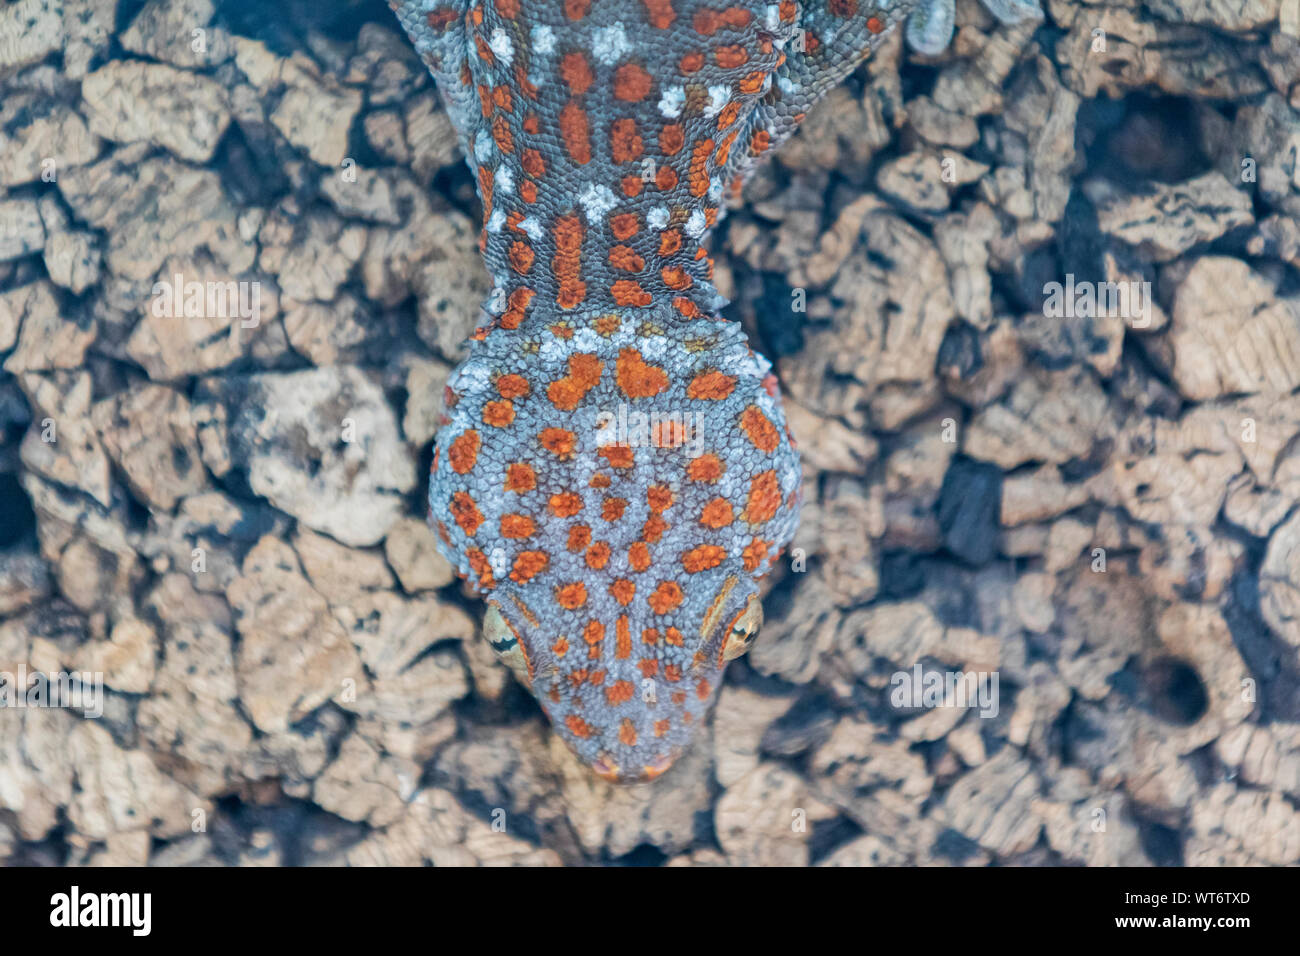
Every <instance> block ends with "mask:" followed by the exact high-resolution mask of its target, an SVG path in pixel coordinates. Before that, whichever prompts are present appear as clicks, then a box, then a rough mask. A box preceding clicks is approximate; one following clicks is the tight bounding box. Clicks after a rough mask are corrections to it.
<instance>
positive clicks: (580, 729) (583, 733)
mask: <svg viewBox="0 0 1300 956" xmlns="http://www.w3.org/2000/svg"><path fill="white" fill-rule="evenodd" d="M564 726H566V727H568V728H569V733H571V734H573V736H575V737H581V738H583V739H584V740H585V739H586V738H588V737H590V736H591V728H590V727H589V726H587V722H586V721H585V720H583V719H582V718H581V717H579V716H578V715H577V714H570V715H569V716H568V717H565V718H564Z"/></svg>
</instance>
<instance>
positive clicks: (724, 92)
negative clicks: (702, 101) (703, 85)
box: [704, 86, 731, 116]
mask: <svg viewBox="0 0 1300 956" xmlns="http://www.w3.org/2000/svg"><path fill="white" fill-rule="evenodd" d="M730 99H731V87H729V86H710V87H709V105H708V106H706V107H704V115H705V116H717V115H718V114H719V113H720V112H722V108H723V107H724V106H726V105H727V103H728V101H729V100H730Z"/></svg>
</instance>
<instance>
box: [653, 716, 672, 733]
mask: <svg viewBox="0 0 1300 956" xmlns="http://www.w3.org/2000/svg"><path fill="white" fill-rule="evenodd" d="M672 727H673V722H672V721H671V720H667V719H665V720H656V721H655V736H656V737H662V736H663V735H664V734H666V733H668V731H670V730H672Z"/></svg>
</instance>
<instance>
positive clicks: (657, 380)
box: [616, 348, 668, 398]
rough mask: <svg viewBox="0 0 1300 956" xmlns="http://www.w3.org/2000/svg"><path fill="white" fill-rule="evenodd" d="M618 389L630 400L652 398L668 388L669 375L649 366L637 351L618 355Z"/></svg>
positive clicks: (621, 352)
mask: <svg viewBox="0 0 1300 956" xmlns="http://www.w3.org/2000/svg"><path fill="white" fill-rule="evenodd" d="M616 380H617V382H618V387H619V388H620V389H622V391H623V394H624V395H626V396H627V397H628V398H650V397H651V396H654V395H658V394H659V393H660V392H662V391H663V390H664V389H665V388H667V387H668V375H667V374H666V373H665V372H664V370H663V369H661V368H659V367H658V366H656V365H650V364H648V363H647V362H646V361H645V360H644V359H643V358H642V357H641V353H640V352H638V351H637V350H636V349H632V348H625V349H623V350H622V351H620V352H619V353H618V373H617V379H616Z"/></svg>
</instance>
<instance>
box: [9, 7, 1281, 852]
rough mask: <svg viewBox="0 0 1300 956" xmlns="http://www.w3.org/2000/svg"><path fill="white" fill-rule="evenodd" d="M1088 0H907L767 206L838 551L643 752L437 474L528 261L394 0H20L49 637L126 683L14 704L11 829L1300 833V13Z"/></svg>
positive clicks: (704, 840)
mask: <svg viewBox="0 0 1300 956" xmlns="http://www.w3.org/2000/svg"><path fill="white" fill-rule="evenodd" d="M1046 9H1047V13H1048V18H1047V20H1046V21H1045V22H1043V23H1029V24H1025V25H1023V26H1021V27H1016V28H1007V27H999V26H997V25H996V24H995V23H994V21H993V20H992V18H991V17H990V16H989V15H988V14H987V12H986V11H985V10H984V8H983V7H981V6H979V5H978V4H977V3H975V2H974V0H970V2H966V0H960V2H959V3H958V34H957V37H956V40H955V43H954V45H953V47H952V48H951V49H950V50H949V51H948V52H947V53H945V54H944V55H943V56H941V57H939V58H936V59H926V58H922V57H919V56H916V55H914V54H910V53H908V52H907V51H905V50H904V49H903V48H902V46H901V44H900V42H899V38H898V37H897V36H895V37H894V39H893V41H891V43H890V45H888V46H887V47H886V48H885V49H884V51H883V53H882V55H881V56H879V57H877V58H875V59H874V60H873V61H872V62H871V63H870V64H868V65H867V66H864V67H863V68H862V69H861V70H859V71H858V73H857V74H855V75H854V76H853V77H852V78H851V79H850V81H849V82H848V83H847V84H845V85H844V86H842V87H841V88H839V89H837V90H835V91H834V92H832V93H831V94H830V96H829V97H828V98H827V100H826V102H824V103H823V104H822V105H821V106H819V107H818V109H817V110H816V111H815V113H814V114H813V115H811V116H810V118H809V120H808V122H807V126H806V128H805V129H804V130H803V132H802V133H801V134H800V135H799V136H798V137H797V138H796V139H795V140H794V141H792V142H791V143H790V144H789V145H788V146H787V147H786V148H785V149H784V150H783V151H782V152H781V153H780V154H779V156H778V157H777V158H776V161H775V162H774V163H772V164H770V165H768V166H767V167H766V168H764V169H763V170H762V172H760V173H759V175H758V176H757V177H756V179H755V181H754V182H753V183H752V184H751V185H750V186H749V188H748V189H747V191H746V194H745V196H744V198H743V201H742V202H741V203H739V204H738V205H737V206H736V208H734V209H733V210H732V212H731V214H730V216H729V217H728V219H727V220H726V221H725V223H724V224H723V226H722V227H721V229H720V230H719V232H718V234H717V236H716V237H715V239H714V242H713V251H714V253H715V255H716V258H717V262H718V283H719V286H720V288H721V290H722V291H723V292H724V293H725V294H727V295H728V296H730V297H731V298H732V299H733V304H732V306H731V307H730V308H729V310H728V313H727V314H728V315H729V316H730V317H732V318H735V319H738V320H740V321H742V322H744V323H745V325H746V327H747V329H748V330H749V331H750V334H751V338H752V339H753V341H754V342H755V345H756V346H757V347H759V348H761V349H762V350H763V351H765V352H766V353H767V354H768V355H769V356H771V357H772V358H773V359H774V360H775V361H776V363H777V366H778V368H779V371H780V375H781V378H782V380H783V382H784V386H785V389H786V392H787V395H788V405H787V408H788V411H789V415H790V419H791V423H792V426H793V429H794V431H795V433H796V435H797V437H798V438H799V440H800V443H801V450H802V452H803V454H804V465H805V485H804V487H805V496H806V499H807V505H806V510H805V516H804V520H803V526H802V528H801V531H800V533H799V537H798V539H797V540H796V542H795V545H794V547H795V549H796V551H795V552H794V554H793V555H792V558H794V559H798V560H792V561H790V562H787V563H786V565H785V567H784V568H783V569H782V570H781V571H780V572H779V573H778V574H776V575H775V576H774V577H773V579H772V580H770V581H769V582H768V584H769V585H770V587H769V591H768V596H767V600H766V608H767V624H766V625H765V628H764V630H763V632H762V634H761V635H760V637H759V640H758V643H757V645H756V646H755V648H754V649H753V651H752V652H751V653H750V654H749V655H748V656H747V657H746V658H744V659H743V660H741V661H740V662H738V663H737V664H734V665H733V666H732V667H731V669H730V670H729V672H728V677H727V681H726V685H725V687H724V689H723V691H722V693H721V700H720V702H719V705H718V708H717V711H716V714H715V717H714V720H713V722H712V725H711V727H709V728H707V730H706V732H705V733H703V734H702V737H701V739H700V740H699V741H698V744H697V746H696V747H695V749H694V750H693V751H692V752H691V753H690V754H689V755H688V756H686V757H684V758H683V759H682V760H681V762H680V763H679V765H678V766H677V767H676V768H675V769H674V770H673V771H672V772H671V773H670V774H668V775H667V776H665V777H664V778H663V779H661V780H660V781H658V782H656V783H655V784H653V785H648V786H641V787H633V788H615V787H612V786H609V785H606V784H604V783H602V782H600V781H598V780H596V779H595V778H593V777H591V776H589V775H588V774H587V773H586V772H585V771H583V770H582V769H581V768H580V767H579V766H578V765H577V764H576V763H575V761H574V760H573V759H572V758H571V757H569V756H568V754H567V753H566V752H565V751H564V748H563V747H562V745H560V744H558V743H557V742H555V741H554V740H553V739H552V738H551V736H550V734H549V731H548V729H547V726H546V723H545V720H544V718H543V717H542V715H541V712H540V711H539V709H538V708H537V707H536V705H535V704H534V703H533V702H532V700H531V698H530V697H529V696H528V694H527V693H526V692H525V691H524V690H523V689H522V688H520V687H519V686H518V685H516V684H515V682H514V680H513V678H512V677H511V676H510V674H509V672H508V671H507V670H506V669H505V668H503V667H502V666H501V665H500V664H498V663H497V662H496V661H495V659H494V657H493V654H492V652H491V650H490V649H489V648H488V646H487V645H486V644H485V643H484V642H483V641H481V640H480V639H479V638H478V636H477V633H476V631H477V627H478V617H479V611H480V606H479V605H478V604H477V603H476V602H474V601H473V600H472V599H471V598H470V597H468V595H467V593H466V592H465V591H463V590H462V587H461V585H460V583H459V582H458V581H456V580H455V579H454V575H453V573H452V571H451V569H450V567H449V566H448V565H447V563H446V561H445V560H443V559H442V558H441V557H440V556H439V555H438V554H437V553H436V551H435V549H434V547H433V539H432V536H431V534H430V532H429V531H428V529H427V528H426V526H425V523H424V504H423V476H424V475H425V474H426V473H427V469H428V464H429V458H430V454H431V443H432V440H433V437H434V434H435V431H436V423H437V415H438V410H439V403H440V401H441V395H442V388H443V384H444V382H445V380H446V378H447V375H448V373H449V371H450V369H451V367H452V366H453V365H454V363H455V362H456V361H457V359H458V358H459V357H460V356H461V355H462V346H461V341H462V339H463V338H464V336H465V334H466V333H467V332H468V331H469V330H470V329H471V328H472V327H473V326H474V325H475V324H477V321H478V311H477V309H478V304H479V302H480V301H481V299H482V298H483V296H484V295H485V294H486V292H487V291H488V288H487V285H488V284H487V277H486V275H485V273H484V272H483V269H482V266H481V263H480V262H479V259H478V253H477V248H476V239H477V231H478V230H477V224H476V217H477V203H476V200H475V199H474V195H473V186H472V182H471V181H470V177H469V175H468V173H467V171H466V170H465V168H464V166H463V163H462V160H461V157H460V155H459V153H458V151H457V149H456V147H455V145H454V134H453V131H452V129H451V128H450V125H449V123H448V121H447V118H446V116H445V115H444V113H443V111H442V109H441V107H440V105H439V103H438V100H437V96H436V94H435V91H434V89H433V86H432V81H431V80H430V79H429V78H428V76H427V75H426V74H425V72H424V70H423V68H422V67H421V65H420V63H419V62H418V60H417V59H416V58H415V56H414V54H413V53H412V52H411V50H410V49H409V48H408V45H407V43H406V41H405V39H404V37H402V36H401V35H400V33H399V31H398V29H397V27H396V24H395V23H394V22H392V20H391V18H390V15H389V13H388V10H387V8H386V6H385V5H384V4H383V3H382V2H380V0H364V2H363V0H315V2H311V3H308V2H305V0H285V2H282V3H277V4H267V3H261V2H251V0H239V2H236V0H220V2H219V0H149V2H141V0H120V2H119V0H61V2H60V0H17V2H6V3H4V4H0V671H9V672H13V671H16V670H18V668H19V667H20V666H22V667H25V668H26V669H27V670H29V671H34V670H44V671H59V670H67V671H70V670H76V671H86V672H102V673H103V675H104V682H105V684H106V685H107V693H106V699H105V702H104V714H103V716H102V717H100V718H98V719H87V718H84V717H83V716H82V715H81V714H79V713H77V712H75V711H73V710H70V709H67V708H63V709H0V862H8V863H20V864H60V863H67V864H102V863H146V862H148V863H151V864H158V865H178V864H215V865H277V864H285V865H287V864H337V863H353V864H366V863H397V864H415V863H421V862H429V861H432V862H434V863H438V864H458V863H466V864H472V863H524V864H557V863H592V862H595V863H660V862H667V863H670V864H766V863H782V864H791V865H808V864H811V865H836V864H842V865H859V864H872V863H920V864H957V865H981V864H988V863H990V862H998V863H1003V864H1059V863H1072V864H1077V863H1084V864H1089V865H1106V864H1187V865H1215V864H1225V863H1265V864H1283V863H1297V862H1300V507H1297V505H1298V504H1300V393H1298V392H1297V387H1298V386H1300V40H1298V39H1297V33H1300V10H1297V9H1296V3H1295V2H1294V0H1246V2H1244V3H1233V4H1227V3H1222V2H1219V0H1148V2H1145V3H1136V2H1125V0H1114V2H1109V3H1084V2H1076V0H1048V3H1047V4H1046ZM177 276H181V277H183V282H182V285H184V283H188V282H191V281H195V282H200V283H208V284H222V285H224V284H225V283H236V284H237V283H246V284H247V285H246V286H244V287H243V288H244V290H245V291H247V293H248V295H249V296H250V297H251V296H253V295H256V297H257V298H256V303H257V321H256V322H255V323H253V322H250V321H248V320H247V319H246V318H245V317H244V316H243V315H242V314H241V315H236V316H232V315H230V314H229V310H223V309H214V308H209V307H208V304H207V303H199V304H197V305H196V306H195V307H193V308H189V309H186V308H185V307H184V306H183V305H180V306H178V307H177V308H174V309H159V308H157V307H156V303H157V301H158V294H157V292H156V289H157V288H158V286H159V285H160V284H161V285H163V286H167V285H168V284H170V283H173V282H174V277H177ZM1067 276H1070V277H1073V278H1072V279H1071V281H1073V282H1084V283H1103V282H1108V283H1125V284H1127V283H1133V284H1135V286H1134V287H1139V288H1140V287H1142V284H1143V283H1148V284H1149V286H1147V288H1149V289H1150V299H1149V301H1148V303H1147V305H1148V307H1147V308H1145V309H1144V310H1142V312H1141V314H1139V315H1128V316H1124V315H1101V314H1095V313H1087V310H1085V314H1083V315H1079V314H1076V310H1067V314H1064V315H1062V314H1058V313H1057V312H1055V311H1054V310H1053V309H1052V308H1050V307H1049V306H1048V305H1047V304H1046V302H1045V298H1046V296H1045V287H1046V286H1047V285H1048V284H1050V283H1053V282H1065V281H1066V277H1067ZM254 289H255V290H256V291H255V292H254V291H253V290H254ZM250 304H251V302H250ZM918 664H920V665H922V667H923V668H924V669H926V670H938V671H954V670H956V671H980V672H994V673H997V674H998V676H999V679H1000V690H1001V699H1000V707H999V710H998V714H997V716H995V717H981V716H980V714H979V713H978V712H977V711H974V710H971V709H969V708H954V707H937V708H913V709H902V708H899V707H897V706H894V704H893V703H892V702H891V698H890V690H891V679H892V677H893V675H895V674H897V673H899V672H900V671H907V672H911V671H912V669H913V668H914V667H915V666H916V665H918Z"/></svg>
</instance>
